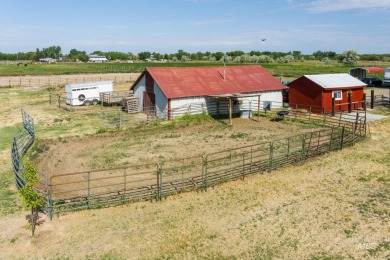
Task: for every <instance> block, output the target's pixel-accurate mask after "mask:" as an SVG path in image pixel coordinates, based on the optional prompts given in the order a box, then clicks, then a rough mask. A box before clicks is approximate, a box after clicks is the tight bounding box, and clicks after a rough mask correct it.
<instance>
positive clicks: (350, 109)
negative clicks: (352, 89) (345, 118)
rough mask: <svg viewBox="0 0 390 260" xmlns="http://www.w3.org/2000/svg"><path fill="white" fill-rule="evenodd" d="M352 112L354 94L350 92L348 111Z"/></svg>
mask: <svg viewBox="0 0 390 260" xmlns="http://www.w3.org/2000/svg"><path fill="white" fill-rule="evenodd" d="M351 112H352V94H351V93H348V113H351Z"/></svg>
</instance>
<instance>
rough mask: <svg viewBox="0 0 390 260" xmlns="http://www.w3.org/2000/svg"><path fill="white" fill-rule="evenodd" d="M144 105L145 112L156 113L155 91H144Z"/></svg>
mask: <svg viewBox="0 0 390 260" xmlns="http://www.w3.org/2000/svg"><path fill="white" fill-rule="evenodd" d="M143 103H144V107H143V110H144V112H145V113H148V114H151V113H154V110H155V104H156V98H155V95H154V93H149V92H146V91H144V102H143Z"/></svg>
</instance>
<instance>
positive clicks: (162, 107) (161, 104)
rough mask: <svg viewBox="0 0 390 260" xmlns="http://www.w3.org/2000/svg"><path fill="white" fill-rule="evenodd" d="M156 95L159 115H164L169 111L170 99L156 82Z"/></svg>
mask: <svg viewBox="0 0 390 260" xmlns="http://www.w3.org/2000/svg"><path fill="white" fill-rule="evenodd" d="M154 94H155V97H156V109H157V114H161V113H164V111H166V110H167V109H168V99H167V97H166V96H165V95H164V93H163V92H162V91H161V89H160V87H159V86H158V84H157V83H156V82H154Z"/></svg>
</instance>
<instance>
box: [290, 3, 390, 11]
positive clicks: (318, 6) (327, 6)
mask: <svg viewBox="0 0 390 260" xmlns="http://www.w3.org/2000/svg"><path fill="white" fill-rule="evenodd" d="M288 2H289V3H290V4H294V5H298V6H300V7H302V8H304V9H305V10H307V11H308V12H310V13H327V12H339V11H347V10H359V9H377V8H381V9H388V8H390V0H314V1H305V2H302V1H294V0H288Z"/></svg>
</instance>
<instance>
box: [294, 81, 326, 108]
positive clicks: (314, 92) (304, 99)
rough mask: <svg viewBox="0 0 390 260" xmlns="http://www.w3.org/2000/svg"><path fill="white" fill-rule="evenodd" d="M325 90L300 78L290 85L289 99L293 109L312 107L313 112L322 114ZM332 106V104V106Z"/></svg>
mask: <svg viewBox="0 0 390 260" xmlns="http://www.w3.org/2000/svg"><path fill="white" fill-rule="evenodd" d="M322 91H323V89H322V88H321V87H320V86H318V85H317V84H315V83H313V82H312V81H310V80H309V79H307V78H303V77H302V78H300V79H297V80H296V81H294V82H292V83H291V84H290V85H289V91H288V95H289V96H288V98H289V104H290V107H291V108H296V107H297V108H304V109H309V107H311V111H312V112H316V113H321V112H322ZM331 105H332V104H331Z"/></svg>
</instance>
